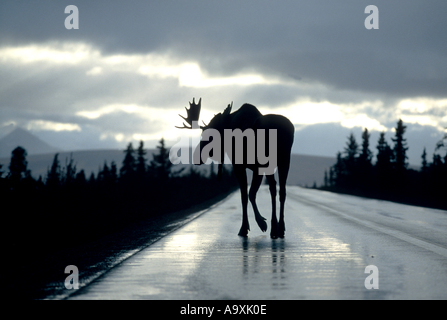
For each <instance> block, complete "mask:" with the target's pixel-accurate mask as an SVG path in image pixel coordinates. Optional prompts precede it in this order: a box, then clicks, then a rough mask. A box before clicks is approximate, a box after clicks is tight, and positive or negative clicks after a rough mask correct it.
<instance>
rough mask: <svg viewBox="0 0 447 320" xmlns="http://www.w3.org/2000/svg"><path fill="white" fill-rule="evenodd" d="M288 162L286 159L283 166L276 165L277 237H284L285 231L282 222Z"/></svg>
mask: <svg viewBox="0 0 447 320" xmlns="http://www.w3.org/2000/svg"><path fill="white" fill-rule="evenodd" d="M289 163H290V160H289V161H287V162H286V163H285V164H284V165H283V166H278V176H279V204H280V208H279V223H278V237H280V238H284V233H285V231H286V227H285V223H284V204H285V202H286V181H287V175H288V173H289Z"/></svg>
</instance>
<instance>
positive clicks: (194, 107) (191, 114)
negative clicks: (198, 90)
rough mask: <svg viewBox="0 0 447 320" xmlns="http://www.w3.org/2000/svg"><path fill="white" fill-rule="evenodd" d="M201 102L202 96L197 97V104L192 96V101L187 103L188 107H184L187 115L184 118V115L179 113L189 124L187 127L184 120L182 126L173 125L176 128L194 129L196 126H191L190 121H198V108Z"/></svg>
mask: <svg viewBox="0 0 447 320" xmlns="http://www.w3.org/2000/svg"><path fill="white" fill-rule="evenodd" d="M201 102H202V98H200V99H199V103H198V104H196V103H195V101H194V98H192V103H191V102H190V103H189V109H187V108H186V107H185V109H186V113H187V117H186V118H185V117H184V116H182V115H181V114H179V116H180V117H181V118H182V119H183V120H185V121H186V122H187V123H188V124H189V127H188V126H187V125H186V124H185V123H184V122H183V127H177V126H175V127H176V128H178V129H196V128H193V126H192V122H193V121H196V122H197V121H199V116H200V108H201V106H200V103H201Z"/></svg>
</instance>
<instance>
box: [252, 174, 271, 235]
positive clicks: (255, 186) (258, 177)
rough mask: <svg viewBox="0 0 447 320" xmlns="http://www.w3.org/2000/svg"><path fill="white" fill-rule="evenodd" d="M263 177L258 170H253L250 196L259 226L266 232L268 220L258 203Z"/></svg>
mask: <svg viewBox="0 0 447 320" xmlns="http://www.w3.org/2000/svg"><path fill="white" fill-rule="evenodd" d="M263 177H264V176H262V175H259V174H257V172H253V179H252V181H251V187H250V192H249V194H248V198H249V200H250V202H251V205H252V206H253V211H254V212H255V219H256V222H257V223H258V226H259V228H260V229H261V230H262V232H265V231H267V222H265V218H264V217H263V216H262V215H261V214H260V213H259V210H258V206H257V205H256V193H257V192H258V190H259V186H260V185H261V182H262V178H263Z"/></svg>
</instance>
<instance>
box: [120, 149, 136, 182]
mask: <svg viewBox="0 0 447 320" xmlns="http://www.w3.org/2000/svg"><path fill="white" fill-rule="evenodd" d="M124 153H125V156H124V160H123V165H122V167H121V169H120V177H121V178H132V177H133V175H134V173H135V169H136V162H135V157H134V153H135V150H134V148H133V146H132V142H130V143H129V144H128V145H127V148H126V150H124Z"/></svg>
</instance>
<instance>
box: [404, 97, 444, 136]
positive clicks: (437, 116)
mask: <svg viewBox="0 0 447 320" xmlns="http://www.w3.org/2000/svg"><path fill="white" fill-rule="evenodd" d="M396 115H397V116H398V117H400V118H401V119H402V120H403V121H404V122H408V123H417V124H420V125H429V126H432V127H435V128H436V129H438V130H439V131H443V130H444V127H446V126H447V99H431V98H422V97H421V98H416V99H404V100H401V101H400V102H399V103H398V104H397V106H396Z"/></svg>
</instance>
